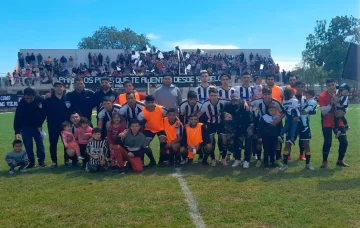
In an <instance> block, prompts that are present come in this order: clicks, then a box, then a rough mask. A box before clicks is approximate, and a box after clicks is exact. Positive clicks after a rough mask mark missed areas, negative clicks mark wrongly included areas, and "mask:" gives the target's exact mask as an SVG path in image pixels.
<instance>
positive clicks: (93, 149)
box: [86, 140, 109, 158]
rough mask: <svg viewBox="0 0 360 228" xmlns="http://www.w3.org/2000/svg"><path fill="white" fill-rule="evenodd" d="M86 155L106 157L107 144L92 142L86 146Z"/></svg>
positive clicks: (107, 151)
mask: <svg viewBox="0 0 360 228" xmlns="http://www.w3.org/2000/svg"><path fill="white" fill-rule="evenodd" d="M86 153H87V154H91V155H96V156H98V158H100V157H108V154H109V144H108V143H107V141H106V140H92V141H89V142H88V144H87V146H86Z"/></svg>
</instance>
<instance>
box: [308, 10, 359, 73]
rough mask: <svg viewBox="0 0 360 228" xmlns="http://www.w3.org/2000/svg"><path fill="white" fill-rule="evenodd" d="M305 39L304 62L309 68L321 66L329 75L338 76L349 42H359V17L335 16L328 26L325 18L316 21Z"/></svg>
mask: <svg viewBox="0 0 360 228" xmlns="http://www.w3.org/2000/svg"><path fill="white" fill-rule="evenodd" d="M306 41H307V42H306V49H305V51H303V52H302V59H303V62H304V64H305V65H308V66H309V68H311V69H316V66H317V67H322V69H323V70H324V71H326V72H327V73H328V75H329V76H330V77H340V75H341V73H342V71H343V67H344V66H343V62H345V58H346V54H347V50H348V48H349V45H350V43H357V44H359V43H360V19H357V18H354V17H353V16H350V17H348V16H341V17H339V16H337V17H335V18H333V19H332V20H331V22H330V24H329V26H327V23H326V21H325V20H320V21H316V27H315V30H314V33H313V34H310V35H309V36H308V37H307V38H306Z"/></svg>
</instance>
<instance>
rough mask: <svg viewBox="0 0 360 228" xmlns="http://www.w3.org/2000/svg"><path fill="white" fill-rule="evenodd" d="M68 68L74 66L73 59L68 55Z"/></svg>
mask: <svg viewBox="0 0 360 228" xmlns="http://www.w3.org/2000/svg"><path fill="white" fill-rule="evenodd" d="M69 66H70V67H73V66H74V59H73V57H72V56H71V55H70V57H69Z"/></svg>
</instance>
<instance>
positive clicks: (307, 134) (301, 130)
mask: <svg viewBox="0 0 360 228" xmlns="http://www.w3.org/2000/svg"><path fill="white" fill-rule="evenodd" d="M297 137H299V139H300V140H310V139H311V130H310V125H309V123H308V125H307V126H306V127H304V126H303V125H302V124H301V123H299V124H298V127H297V130H296V135H295V140H296V138H297ZM286 138H287V139H288V138H289V137H288V135H286Z"/></svg>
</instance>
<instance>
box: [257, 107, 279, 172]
mask: <svg viewBox="0 0 360 228" xmlns="http://www.w3.org/2000/svg"><path fill="white" fill-rule="evenodd" d="M268 112H269V114H265V115H263V116H262V117H261V119H260V122H259V126H258V137H259V141H260V142H262V144H263V148H264V168H265V169H267V170H268V169H269V168H270V166H269V159H270V163H271V164H272V165H274V163H275V150H276V146H277V144H278V140H277V137H278V135H279V132H280V124H281V121H280V122H279V123H278V124H276V125H274V124H273V121H275V120H277V119H279V118H280V116H279V115H278V114H277V108H276V106H275V105H273V104H270V105H269V106H268Z"/></svg>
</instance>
